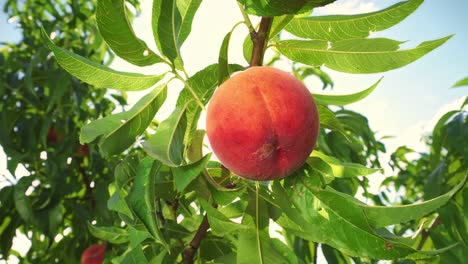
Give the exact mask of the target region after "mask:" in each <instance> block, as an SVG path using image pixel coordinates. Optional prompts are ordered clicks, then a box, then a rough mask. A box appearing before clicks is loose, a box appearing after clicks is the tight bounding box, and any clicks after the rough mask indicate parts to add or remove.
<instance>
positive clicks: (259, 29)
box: [42, 0, 466, 263]
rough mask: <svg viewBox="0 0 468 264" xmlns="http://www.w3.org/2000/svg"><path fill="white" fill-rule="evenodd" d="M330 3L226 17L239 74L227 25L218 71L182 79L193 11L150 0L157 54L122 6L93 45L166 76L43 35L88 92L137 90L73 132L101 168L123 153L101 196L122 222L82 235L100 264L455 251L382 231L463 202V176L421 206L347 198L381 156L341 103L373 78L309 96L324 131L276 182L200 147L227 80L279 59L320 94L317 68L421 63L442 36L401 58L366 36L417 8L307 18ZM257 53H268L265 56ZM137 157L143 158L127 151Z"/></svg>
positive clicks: (245, 7)
mask: <svg viewBox="0 0 468 264" xmlns="http://www.w3.org/2000/svg"><path fill="white" fill-rule="evenodd" d="M231 1H235V0H231ZM332 2H334V1H333V0H301V1H299V0H294V1H281V0H238V6H239V10H235V11H234V10H232V12H241V13H242V17H243V21H240V22H242V24H244V25H245V26H246V27H247V28H248V30H249V34H248V35H247V36H246V38H245V42H244V45H243V46H242V47H236V48H239V49H242V50H243V54H244V57H245V60H246V61H245V63H244V64H242V65H239V64H232V63H229V56H228V55H229V54H228V50H230V49H232V47H229V43H230V38H231V35H232V32H233V31H234V30H235V28H236V26H237V25H233V28H232V30H231V31H230V32H227V34H226V37H225V38H224V40H223V41H222V43H220V49H219V51H216V52H219V61H218V63H217V64H213V65H206V67H205V68H204V69H202V70H200V71H199V72H197V73H195V74H193V75H189V74H188V72H187V70H186V69H185V66H184V58H183V56H182V54H181V52H180V49H181V47H182V45H184V43H185V41H186V40H187V37H188V36H189V34H190V32H191V26H192V22H193V19H194V16H195V15H196V12H197V9H198V8H199V6H200V4H201V0H154V1H153V3H152V10H151V12H152V23H151V25H148V26H151V27H152V32H153V36H154V41H155V44H156V49H151V48H150V47H149V46H148V45H147V44H146V43H145V42H144V41H143V40H141V39H139V38H138V37H137V36H136V35H135V33H134V31H133V29H132V27H131V23H130V22H129V17H128V16H127V13H128V10H127V5H126V4H128V3H127V2H126V1H124V0H112V1H111V0H99V1H98V3H97V9H96V13H95V14H94V15H95V16H96V22H97V27H98V29H99V33H100V36H101V37H102V39H103V40H104V41H105V42H106V43H107V45H108V46H109V47H110V49H111V50H112V51H113V53H115V55H117V56H118V57H120V58H122V59H124V60H125V61H127V62H129V63H131V64H134V65H136V66H141V67H144V66H150V65H154V64H162V65H166V66H167V67H166V68H167V70H161V71H160V72H155V73H154V74H152V75H144V74H141V73H137V72H131V73H130V72H122V71H118V70H115V69H111V68H109V67H107V66H105V65H101V64H100V63H96V62H94V61H93V60H90V59H88V58H86V57H83V56H81V55H79V54H78V53H74V52H72V51H70V50H67V49H64V48H62V47H60V45H57V44H55V43H54V41H53V40H51V39H50V38H49V36H50V34H51V33H52V32H56V31H58V30H60V29H59V28H57V27H56V26H54V25H44V29H43V31H42V35H43V39H44V41H45V43H47V46H48V47H49V49H50V50H51V51H52V52H53V54H54V56H55V59H56V60H57V61H58V63H59V64H60V65H61V66H62V67H63V68H64V69H65V70H66V71H68V72H69V73H70V74H72V75H73V76H75V77H76V78H78V79H80V80H81V81H83V82H85V83H88V84H90V85H91V86H92V87H93V88H90V89H96V90H99V89H114V90H118V91H122V92H126V91H142V90H148V93H147V94H146V95H145V96H143V97H142V98H141V99H140V100H139V101H138V102H137V103H136V104H135V105H134V106H132V107H131V108H130V109H128V110H127V111H123V112H120V113H115V114H109V115H105V116H102V117H101V118H99V119H96V120H91V122H90V123H88V124H86V125H85V126H83V128H82V129H81V133H80V142H81V144H91V145H92V146H96V147H97V148H98V149H99V152H100V154H101V156H102V157H104V158H112V157H115V156H116V155H120V154H122V153H124V154H125V153H126V157H125V158H124V159H122V160H121V162H120V163H119V164H118V165H117V166H116V167H115V169H114V177H115V180H114V182H113V183H111V184H110V185H109V186H108V192H109V197H110V198H109V200H108V201H107V207H108V209H109V210H112V211H114V212H117V213H118V216H119V218H120V220H121V224H114V225H112V226H108V225H107V226H106V225H102V224H101V223H100V222H99V221H98V222H97V223H96V224H91V223H90V224H88V228H89V231H90V232H91V233H92V234H93V235H94V236H95V237H97V238H99V239H102V240H106V241H108V248H109V250H108V251H107V252H106V254H107V255H106V261H112V262H114V263H120V262H123V263H176V262H184V263H194V262H197V263H235V262H236V263H311V262H316V261H317V252H318V251H317V250H318V248H319V245H321V249H322V252H323V253H324V255H325V256H326V258H327V259H328V260H329V261H331V262H333V259H335V260H336V261H335V263H348V262H349V261H351V260H350V259H352V260H353V261H354V262H357V263H360V262H361V261H366V260H369V259H373V260H379V259H386V260H389V259H391V260H396V259H408V261H411V260H417V259H434V258H436V256H438V255H439V254H441V253H444V252H446V251H448V250H451V249H452V248H453V247H457V246H459V245H458V244H457V242H456V241H453V243H449V244H447V245H446V244H444V245H443V246H439V245H440V244H436V243H434V244H432V245H430V246H427V247H425V248H421V247H419V246H418V245H419V243H420V241H421V240H422V239H423V234H421V233H420V232H418V230H417V229H412V230H413V231H414V232H413V236H403V234H397V232H395V230H394V228H392V227H393V226H395V225H399V224H402V223H409V222H414V221H416V222H417V221H421V219H424V218H425V217H426V216H428V215H431V214H432V213H433V212H435V211H436V210H438V209H439V208H440V207H442V206H444V205H445V204H446V203H447V202H449V201H450V200H451V199H452V197H453V196H454V195H456V194H459V193H461V189H462V187H463V186H464V185H465V182H466V173H465V171H463V170H466V168H465V166H458V167H457V168H455V169H456V170H457V172H458V173H459V172H460V171H462V173H461V175H462V176H457V177H456V179H455V180H453V182H451V184H449V186H450V188H446V189H444V190H443V192H442V191H439V192H437V193H436V195H433V196H431V197H428V199H425V200H424V201H423V202H420V203H414V204H405V205H398V206H385V205H384V204H378V203H375V204H374V205H371V204H365V203H363V202H361V201H360V200H358V199H357V198H355V197H354V196H355V194H356V192H357V190H358V188H360V187H361V188H366V186H367V185H368V183H369V181H368V179H367V178H366V176H368V175H371V174H374V173H376V172H378V171H379V170H380V164H379V161H378V155H379V153H380V152H383V151H385V148H384V146H383V144H382V143H381V142H379V141H378V140H376V138H375V136H374V133H373V132H372V131H371V130H370V128H369V125H368V124H367V120H366V118H365V117H363V116H362V115H360V114H358V113H355V112H352V111H349V110H346V109H345V108H344V106H346V105H348V104H351V103H354V102H357V101H359V100H362V99H364V98H365V97H366V96H367V95H369V94H370V93H371V92H372V91H373V90H374V89H375V88H376V87H377V86H378V84H379V82H380V81H381V80H377V81H376V83H375V84H374V85H372V86H371V87H369V88H366V89H363V90H362V91H361V92H358V93H354V94H349V95H339V96H338V95H325V94H314V95H313V98H314V100H315V102H316V104H317V111H318V116H319V122H320V127H321V128H320V131H319V135H318V139H317V144H316V147H315V149H314V150H313V151H312V152H311V153H310V154H309V155H308V157H307V160H306V161H305V163H304V164H302V166H301V167H300V168H298V169H296V170H295V171H294V172H291V173H290V175H289V176H287V177H285V178H283V179H277V180H272V181H261V182H258V181H252V180H248V179H245V178H243V177H240V176H239V175H236V174H235V173H233V172H232V171H231V170H229V168H228V167H229V166H224V165H223V164H222V163H220V162H219V161H218V160H217V159H216V158H214V156H213V155H212V154H211V150H210V148H209V147H207V146H206V143H208V141H207V140H205V128H206V127H205V126H204V125H200V126H199V125H198V124H199V120H200V116H201V114H202V112H203V111H205V108H206V106H208V109H209V107H210V106H209V103H210V99H211V97H212V95H213V93H215V91H216V88H217V87H218V86H220V85H221V84H222V83H224V82H225V81H226V80H227V79H229V78H230V77H231V75H235V74H236V72H239V71H244V70H245V69H246V68H248V67H254V66H260V65H269V66H273V67H275V65H277V63H279V62H281V61H288V62H290V65H291V68H290V69H289V71H290V72H292V74H294V75H295V76H296V78H297V79H300V80H304V79H305V78H307V77H309V76H312V75H316V76H319V77H320V78H321V79H322V80H323V81H324V84H325V85H327V84H330V83H331V80H330V78H329V77H328V75H327V74H326V73H325V72H324V71H323V69H324V68H325V67H326V68H329V69H333V70H335V71H339V72H344V73H350V74H367V73H379V72H386V71H389V70H393V69H397V68H400V67H403V66H405V65H407V64H409V63H412V62H413V61H415V60H418V59H420V58H421V57H423V56H424V55H425V54H427V53H429V52H431V51H432V50H434V49H436V48H437V47H439V46H440V45H442V44H443V43H445V42H446V41H447V40H448V39H449V38H450V36H448V37H444V38H441V39H436V40H430V41H425V42H423V43H421V44H419V45H418V46H416V47H413V48H408V49H400V44H401V43H402V42H400V41H397V40H392V39H387V38H369V33H370V32H371V31H372V32H376V31H382V30H385V29H387V28H390V27H392V26H394V25H396V24H398V23H399V22H400V21H402V20H403V19H405V18H406V17H407V16H408V15H410V14H411V13H413V12H414V11H415V10H416V9H417V8H418V7H419V6H420V5H421V4H422V2H423V1H422V0H408V1H404V2H400V3H397V4H395V5H393V6H390V7H388V8H386V9H383V10H380V11H376V12H373V13H365V14H358V15H333V16H315V15H313V14H312V10H313V9H314V8H316V7H321V6H325V5H327V4H330V3H332ZM254 16H258V17H261V20H260V23H259V24H258V25H254V24H252V22H251V18H252V17H254ZM283 32H288V33H289V34H283ZM206 34H207V35H209V31H208V32H207V33H206ZM57 36H58V38H60V34H57ZM285 36H294V37H290V38H287V37H285ZM203 37H206V36H203ZM88 44H89V43H86V42H83V45H88ZM186 45H187V44H186ZM266 50H269V51H271V53H272V54H273V55H272V56H270V57H268V56H264V54H265V51H266ZM201 63H202V62H201ZM176 81H179V82H182V83H183V85H184V88H183V89H182V91H181V92H180V93H179V94H178V97H177V101H176V102H174V103H175V107H174V108H173V109H172V113H171V114H170V115H169V116H168V117H167V118H166V119H164V120H155V119H154V118H155V115H156V114H157V113H158V111H159V110H160V109H161V106H162V105H163V103H164V102H165V101H167V98H168V96H167V95H168V93H171V91H170V90H169V89H168V85H169V84H170V83H171V82H176ZM100 91H101V90H100ZM310 96H312V95H310ZM217 103H218V104H219V102H217ZM238 103H239V104H242V103H243V102H242V101H240V102H238ZM247 103H251V102H247ZM335 106H338V107H335ZM242 109H244V108H242ZM275 111H282V110H281V109H279V108H278V109H275ZM243 114H245V115H246V116H249V114H250V113H248V112H246V113H243ZM238 126H242V123H241V124H238ZM311 136H312V135H311ZM135 148H137V149H142V150H143V152H138V153H136V154H132V153H131V152H129V150H132V149H135ZM239 155H242V153H239ZM243 155H247V156H248V155H250V153H248V152H246V153H243ZM439 158H440V157H439ZM462 164H463V163H462ZM459 174H460V173H459ZM459 174H457V175H459ZM465 196H466V195H465ZM429 198H430V199H429ZM273 229H274V230H277V232H275V231H273ZM464 241H465V242H466V240H464ZM465 246H466V244H465Z"/></svg>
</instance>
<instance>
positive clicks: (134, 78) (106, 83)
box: [42, 29, 164, 91]
mask: <svg viewBox="0 0 468 264" xmlns="http://www.w3.org/2000/svg"><path fill="white" fill-rule="evenodd" d="M42 38H43V39H44V41H45V42H46V44H47V46H48V47H49V49H50V50H52V52H53V53H54V55H55V59H56V60H57V62H58V63H59V64H60V66H62V67H63V68H64V69H65V70H66V71H67V72H69V73H70V74H71V75H73V76H75V77H76V78H78V79H80V80H81V81H83V82H85V83H89V84H91V85H93V86H95V87H96V88H112V89H116V90H122V91H140V90H145V89H147V88H149V87H151V86H153V85H154V84H156V83H157V82H159V81H160V80H161V79H162V78H163V77H164V74H163V75H143V74H138V73H128V72H119V71H116V70H113V69H110V68H107V67H104V66H102V65H101V64H99V63H96V62H94V61H90V60H88V59H85V58H83V57H81V56H79V55H77V54H75V53H72V52H69V51H67V50H64V49H62V48H60V47H57V46H56V45H55V44H54V43H53V42H52V40H51V39H50V38H49V36H48V35H47V33H46V32H45V31H44V30H43V29H42Z"/></svg>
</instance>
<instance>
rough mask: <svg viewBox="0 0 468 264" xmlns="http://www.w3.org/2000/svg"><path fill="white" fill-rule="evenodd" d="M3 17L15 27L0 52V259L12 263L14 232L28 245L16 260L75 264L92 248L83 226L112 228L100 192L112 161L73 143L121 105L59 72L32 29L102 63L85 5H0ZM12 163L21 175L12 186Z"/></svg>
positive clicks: (103, 50) (104, 57)
mask: <svg viewBox="0 0 468 264" xmlns="http://www.w3.org/2000/svg"><path fill="white" fill-rule="evenodd" d="M5 11H6V12H8V14H9V15H10V16H11V17H12V18H16V19H17V21H18V24H19V25H20V26H21V29H22V32H23V38H22V40H21V41H20V42H19V43H18V44H13V43H8V44H5V45H4V46H3V47H1V48H0V65H1V66H0V69H1V70H0V79H1V81H0V96H1V98H2V99H1V101H0V127H1V129H0V144H1V146H2V148H3V151H4V152H5V153H6V155H7V157H8V161H7V167H8V170H9V172H11V176H7V175H4V176H3V175H2V180H8V181H10V184H9V185H10V186H7V187H4V188H2V189H1V190H0V196H1V199H0V201H1V202H0V223H1V224H0V234H1V237H0V245H1V248H0V249H1V252H0V254H1V255H2V258H5V259H6V258H7V257H8V256H9V255H17V253H16V252H13V251H12V250H10V248H11V246H12V241H13V237H14V236H15V235H16V230H18V231H19V232H20V233H22V234H25V235H26V236H27V238H28V239H29V240H30V241H31V243H32V244H31V248H30V250H29V251H28V253H27V255H26V256H25V257H24V258H21V259H22V261H25V262H29V263H53V262H55V261H58V262H60V263H62V262H64V261H67V263H78V262H79V259H80V255H81V252H82V251H83V250H84V249H85V248H87V247H88V246H89V245H91V244H92V243H95V242H97V241H98V240H97V239H96V238H95V237H93V236H91V235H90V234H89V233H88V232H82V230H86V229H87V224H86V223H87V222H92V221H94V220H96V221H98V222H99V223H100V224H103V225H113V224H117V223H120V221H118V220H117V217H116V214H115V213H112V212H110V211H109V210H107V199H108V198H109V195H108V192H107V189H108V185H109V183H110V182H111V181H113V179H114V173H113V171H114V167H115V165H116V164H117V163H116V162H117V160H118V159H117V158H112V159H108V160H104V159H103V158H102V157H101V156H100V155H99V153H98V148H96V147H95V146H94V145H87V144H83V145H82V144H80V142H79V140H78V136H79V135H80V133H79V132H80V129H81V128H82V127H83V126H84V125H85V124H86V123H87V122H89V120H94V119H98V118H101V117H103V116H109V115H110V114H111V113H112V111H114V110H115V109H116V103H117V105H122V106H123V105H125V104H126V100H125V97H124V96H123V95H121V94H118V93H113V94H112V95H111V96H108V95H106V94H107V92H106V90H96V89H94V88H92V87H91V86H90V85H88V84H85V83H82V82H80V81H79V80H78V79H76V78H74V77H72V76H70V75H69V74H68V73H67V72H66V71H65V70H63V69H62V68H61V67H59V65H58V64H57V63H56V60H55V59H54V58H53V57H51V56H49V53H50V51H49V50H48V48H47V47H46V46H44V42H43V40H42V38H41V30H40V27H39V24H38V22H39V21H40V22H41V23H42V25H43V26H44V27H45V28H46V29H47V30H48V31H49V32H51V31H53V32H54V34H55V35H56V36H60V39H61V41H60V45H61V46H63V47H65V48H67V49H70V50H73V51H74V52H75V53H77V54H81V55H82V56H86V57H89V58H91V59H93V60H95V61H98V62H99V63H103V64H109V63H110V62H111V61H112V58H113V55H112V54H111V53H109V52H107V47H106V43H105V42H103V40H102V38H101V37H100V36H99V34H98V29H97V28H96V26H95V24H94V22H93V21H92V20H90V19H89V17H91V16H92V15H93V14H94V13H95V8H94V5H90V4H89V3H85V2H81V3H80V2H78V1H73V2H70V3H66V2H48V1H23V2H22V3H18V2H16V1H7V3H6V4H5ZM31 17H34V19H31ZM83 43H86V44H85V45H83ZM145 128H146V126H145ZM135 151H136V150H132V152H135ZM18 164H21V166H20V167H23V168H24V169H25V170H26V171H27V173H28V174H30V176H25V177H22V178H15V176H14V175H15V171H16V169H17V167H18ZM17 256H19V255H17Z"/></svg>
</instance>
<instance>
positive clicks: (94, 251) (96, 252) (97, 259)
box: [81, 244, 106, 264]
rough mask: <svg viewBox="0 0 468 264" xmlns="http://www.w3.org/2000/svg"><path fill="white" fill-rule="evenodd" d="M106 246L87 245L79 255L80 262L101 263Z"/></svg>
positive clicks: (82, 263)
mask: <svg viewBox="0 0 468 264" xmlns="http://www.w3.org/2000/svg"><path fill="white" fill-rule="evenodd" d="M105 251H106V246H105V245H103V244H94V245H91V246H90V247H88V248H87V249H86V250H85V251H83V254H82V255H81V264H101V263H102V262H103V260H104V253H105Z"/></svg>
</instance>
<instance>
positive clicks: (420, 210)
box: [362, 174, 468, 227]
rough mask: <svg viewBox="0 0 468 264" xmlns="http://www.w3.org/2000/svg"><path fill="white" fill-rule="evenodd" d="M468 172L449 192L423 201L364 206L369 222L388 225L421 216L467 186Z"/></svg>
mask: <svg viewBox="0 0 468 264" xmlns="http://www.w3.org/2000/svg"><path fill="white" fill-rule="evenodd" d="M467 178H468V174H465V177H464V179H463V180H462V181H461V182H460V183H458V184H457V185H456V186H455V187H454V188H453V189H451V190H450V191H448V192H447V193H445V194H443V195H440V196H439V197H437V198H433V199H431V200H428V201H424V202H421V203H416V204H410V205H400V206H392V207H386V206H362V207H363V209H364V211H365V214H366V215H367V218H368V220H369V223H370V224H371V225H373V226H376V227H382V226H388V225H393V224H398V223H403V222H407V221H410V220H413V219H418V218H421V217H423V216H425V215H427V214H429V213H431V212H433V211H434V210H436V209H437V208H439V207H441V206H442V205H444V204H446V203H447V201H449V200H450V198H451V197H452V196H453V195H454V194H455V193H456V192H458V191H459V190H460V189H461V188H463V186H465V184H466V181H467Z"/></svg>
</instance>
